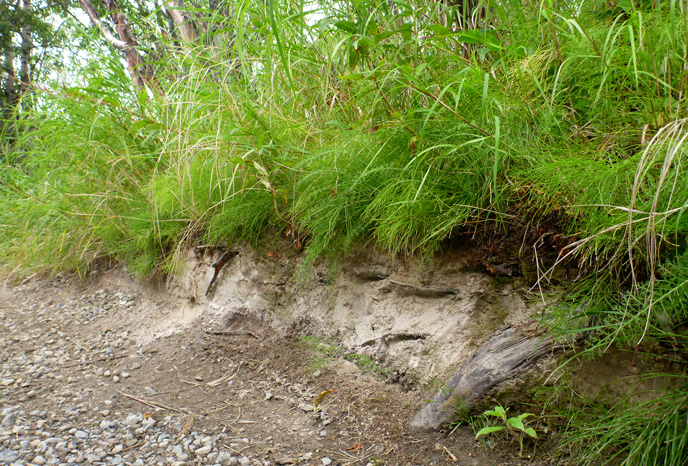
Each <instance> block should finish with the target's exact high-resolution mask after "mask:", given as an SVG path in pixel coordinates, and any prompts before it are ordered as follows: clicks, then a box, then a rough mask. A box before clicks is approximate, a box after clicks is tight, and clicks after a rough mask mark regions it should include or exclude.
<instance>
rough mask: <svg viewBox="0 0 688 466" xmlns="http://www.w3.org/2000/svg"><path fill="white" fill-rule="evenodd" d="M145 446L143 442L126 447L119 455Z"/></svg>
mask: <svg viewBox="0 0 688 466" xmlns="http://www.w3.org/2000/svg"><path fill="white" fill-rule="evenodd" d="M145 444H146V441H145V440H144V441H143V442H139V443H137V444H136V445H132V446H130V447H127V448H123V449H122V451H121V452H120V453H124V452H125V451H129V450H133V449H134V448H138V447H142V446H144V445H145Z"/></svg>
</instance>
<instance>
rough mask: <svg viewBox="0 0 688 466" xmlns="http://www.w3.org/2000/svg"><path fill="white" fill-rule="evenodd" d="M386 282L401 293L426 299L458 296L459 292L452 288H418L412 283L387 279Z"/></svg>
mask: <svg viewBox="0 0 688 466" xmlns="http://www.w3.org/2000/svg"><path fill="white" fill-rule="evenodd" d="M387 281H388V282H389V283H391V284H392V285H394V286H396V287H397V288H400V289H402V290H403V291H405V292H407V293H410V294H414V295H416V296H422V297H426V298H437V297H440V296H446V295H458V294H459V290H457V289H454V288H438V287H434V286H419V285H414V284H413V283H406V282H400V281H397V280H392V279H391V278H388V279H387Z"/></svg>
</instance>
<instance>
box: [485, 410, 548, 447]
mask: <svg viewBox="0 0 688 466" xmlns="http://www.w3.org/2000/svg"><path fill="white" fill-rule="evenodd" d="M508 410H509V408H507V409H504V408H502V407H501V406H499V405H497V406H495V409H488V410H487V411H485V412H483V416H484V417H485V418H486V419H488V420H489V419H496V420H498V421H497V422H498V423H499V425H488V426H485V427H483V428H482V429H480V430H479V431H478V432H477V433H476V434H475V438H478V437H480V436H487V435H490V434H493V433H496V432H501V431H505V432H507V434H509V435H516V436H517V437H518V444H519V446H520V450H519V451H518V456H519V457H520V456H523V437H525V436H526V435H527V436H528V437H531V438H534V439H536V438H537V433H535V429H533V428H532V427H526V426H525V424H524V423H523V420H524V419H526V418H527V417H530V416H532V415H533V414H531V413H523V414H520V415H518V416H515V417H507V416H506V412H507V411H508Z"/></svg>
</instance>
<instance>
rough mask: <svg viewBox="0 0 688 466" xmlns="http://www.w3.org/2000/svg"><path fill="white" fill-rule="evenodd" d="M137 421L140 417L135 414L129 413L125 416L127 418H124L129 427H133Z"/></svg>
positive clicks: (139, 420)
mask: <svg viewBox="0 0 688 466" xmlns="http://www.w3.org/2000/svg"><path fill="white" fill-rule="evenodd" d="M139 422H141V417H140V416H137V415H136V414H130V415H128V416H127V418H126V419H125V420H124V424H125V425H127V426H129V427H134V426H135V425H137V424H138V423H139Z"/></svg>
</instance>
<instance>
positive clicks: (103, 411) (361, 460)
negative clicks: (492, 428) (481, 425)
mask: <svg viewBox="0 0 688 466" xmlns="http://www.w3.org/2000/svg"><path fill="white" fill-rule="evenodd" d="M99 290H100V291H99ZM103 296H106V297H110V298H112V297H113V296H114V298H112V299H109V301H108V299H105V298H103ZM104 303H110V304H109V305H105V304H104ZM175 306H176V304H175V302H174V300H173V299H172V298H169V297H167V296H166V295H165V294H164V293H161V292H159V291H155V290H154V289H151V287H143V286H141V285H136V284H135V283H134V282H129V281H127V280H125V279H123V278H122V276H121V275H118V274H114V275H108V274H106V275H105V276H103V277H101V278H100V279H93V280H90V281H88V282H80V281H75V280H65V279H52V280H34V281H29V282H25V283H23V284H18V285H10V284H6V286H5V287H4V288H3V289H2V290H1V292H0V317H1V319H2V325H0V362H2V364H3V365H2V375H1V379H2V384H1V386H0V406H20V407H21V409H22V410H23V411H22V412H26V413H29V412H32V411H34V412H38V411H41V410H43V411H47V412H55V413H58V411H60V409H62V407H64V406H68V405H69V406H71V405H72V404H73V403H76V402H78V406H82V407H83V409H82V412H83V415H82V416H80V418H81V419H80V422H82V423H85V424H92V425H95V424H97V423H98V422H101V421H100V419H102V418H103V417H112V416H114V415H117V414H118V413H119V415H120V416H121V417H126V415H127V413H141V414H142V415H143V417H144V418H148V417H150V418H154V419H156V418H157V419H159V420H160V422H159V423H158V426H164V428H165V429H167V430H168V431H169V433H170V434H172V436H173V437H174V438H182V437H183V436H184V435H189V434H190V433H191V432H198V433H201V434H203V435H208V436H213V438H217V439H218V441H217V448H218V449H220V450H221V451H227V452H229V453H231V454H232V455H236V456H242V457H247V458H250V459H251V461H252V463H250V464H265V465H275V464H303V465H322V464H327V459H329V460H331V463H330V464H333V465H390V466H391V465H421V464H423V465H426V464H427V465H430V464H433V465H443V464H457V465H474V466H479V465H510V464H549V463H548V462H547V461H545V458H543V456H542V454H540V453H538V452H537V451H536V452H535V454H534V455H533V458H532V459H530V460H526V459H520V458H518V457H517V453H518V446H517V444H516V445H513V444H512V445H510V444H507V443H504V444H499V446H498V448H494V449H492V450H488V451H485V450H484V449H483V447H482V446H481V445H480V443H478V442H476V441H475V440H474V433H473V431H472V430H471V429H469V428H467V427H461V428H459V429H457V430H456V431H455V432H454V433H453V434H451V435H449V434H448V433H447V432H443V433H420V432H417V431H413V430H412V429H410V428H409V427H408V420H409V419H410V417H411V416H412V415H413V414H414V413H415V412H416V411H417V410H418V409H419V408H420V407H421V406H422V404H423V403H422V400H421V399H420V397H419V396H418V394H417V393H416V392H415V391H413V390H409V389H408V388H405V387H402V386H400V385H398V384H392V383H387V382H385V380H384V378H383V377H380V376H379V375H376V374H375V373H372V372H369V371H365V370H363V369H361V368H360V367H359V366H357V365H355V364H353V363H352V362H349V361H347V360H345V359H343V358H340V357H335V358H331V359H329V360H326V361H325V362H326V364H325V365H324V366H322V367H320V366H321V365H320V364H319V363H322V362H323V360H322V355H319V354H317V353H316V352H314V351H313V350H312V348H309V347H307V346H306V345H304V344H303V342H302V340H301V339H299V336H298V335H285V334H277V333H275V332H274V331H273V330H271V329H270V328H268V327H266V326H264V325H263V324H262V323H261V322H258V321H255V320H251V319H250V318H247V319H244V320H241V319H238V320H234V321H232V322H227V321H222V319H221V318H218V316H217V315H210V314H202V315H201V316H200V317H198V318H196V319H195V320H192V321H190V322H189V323H188V324H186V325H179V322H180V321H182V320H184V319H182V318H178V317H177V322H174V321H169V319H170V316H171V315H177V314H174V313H173V312H171V309H172V308H173V307H175ZM186 320H190V319H186ZM186 320H185V322H186ZM151 329H154V330H151ZM160 329H167V330H169V331H159V330H160ZM137 335H148V337H147V338H139V337H137ZM318 358H320V359H318ZM39 360H40V361H41V363H42V364H44V363H45V361H46V360H47V361H49V362H50V365H49V367H48V369H47V370H43V371H41V370H35V367H38V366H39V364H38V362H36V361H39ZM16 361H28V362H27V363H26V364H24V363H16ZM32 361H33V362H32ZM29 363H31V364H29ZM32 364H33V365H32ZM32 367H34V369H32ZM329 390H331V391H332V392H328V393H327V394H326V395H325V396H323V397H322V399H321V400H320V403H319V404H318V409H317V412H316V411H315V409H314V408H313V404H314V403H315V401H316V399H318V396H319V395H320V394H321V393H323V392H325V391H329ZM43 411H41V412H43ZM56 415H57V414H56ZM58 417H59V416H58ZM163 420H164V422H163ZM20 433H21V432H20ZM0 440H2V444H3V445H11V442H12V436H7V435H6V436H0ZM134 441H137V443H134V444H132V445H130V447H127V449H128V451H127V453H129V456H128V457H125V460H127V458H128V460H127V461H130V460H131V459H133V458H137V455H140V456H138V457H143V452H144V451H146V448H147V444H146V440H145V438H142V439H140V441H138V440H137V439H134V440H132V442H134ZM137 450H138V451H139V452H140V453H137ZM148 457H151V456H150V455H149V456H148ZM159 457H160V458H164V457H165V456H164V454H162V453H161V454H160V455H159ZM151 458H152V457H151ZM103 461H105V460H103ZM162 463H163V464H168V463H167V460H163V461H162ZM149 464H156V463H154V462H153V461H152V460H151V462H150V463H149ZM187 464H212V462H209V461H207V460H206V459H205V458H201V457H200V456H197V457H194V456H193V455H192V456H191V457H190V458H189V459H188V460H187Z"/></svg>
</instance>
